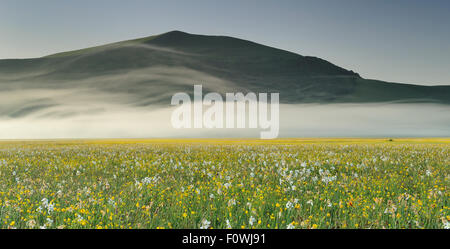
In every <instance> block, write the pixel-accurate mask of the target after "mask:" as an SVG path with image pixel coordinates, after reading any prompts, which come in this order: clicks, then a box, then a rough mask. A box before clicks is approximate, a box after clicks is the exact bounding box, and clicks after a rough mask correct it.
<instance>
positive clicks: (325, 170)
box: [0, 139, 450, 229]
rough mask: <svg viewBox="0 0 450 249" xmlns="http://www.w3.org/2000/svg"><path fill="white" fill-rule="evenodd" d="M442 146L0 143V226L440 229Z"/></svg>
mask: <svg viewBox="0 0 450 249" xmlns="http://www.w3.org/2000/svg"><path fill="white" fill-rule="evenodd" d="M449 149H450V139H403V140H397V139H394V140H388V139H286V140H270V141H267V140H226V139H223V140H220V139H216V140H212V139H211V140H208V139H203V140H193V139H192V140H55V141H2V142H0V222H1V223H0V227H1V228H10V229H12V228H26V229H45V228H47V229H57V228H59V229H61V228H97V229H111V228H123V229H128V228H156V229H158V228H161V229H162V228H165V229H170V228H205V229H206V228H208V229H210V228H275V229H315V228H386V229H393V228H438V229H441V228H449V227H450V210H449V206H450V198H449V195H450V191H449V186H450V184H449V183H450V156H449V152H450V150H449Z"/></svg>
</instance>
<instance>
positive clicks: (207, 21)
mask: <svg viewBox="0 0 450 249" xmlns="http://www.w3.org/2000/svg"><path fill="white" fill-rule="evenodd" d="M170 30H182V31H185V32H189V33H198V34H214V35H229V36H234V37H239V38H243V39H248V40H252V41H255V42H258V43H263V44H265V45H269V46H274V47H277V48H282V49H286V50H289V51H292V52H296V53H299V54H302V55H313V56H317V57H321V58H323V59H326V60H329V61H330V62H332V63H334V64H337V65H339V66H342V67H344V68H346V69H351V70H354V71H356V72H358V73H360V74H361V76H363V77H365V78H375V79H381V80H386V81H394V82H404V83H417V84H428V85H436V84H442V85H444V84H445V85H448V84H450V1H447V0H428V1H424V0H423V1H416V0H396V1H392V0H373V1H363V0H353V1H351V0H339V1H337V0H329V1H320V0H315V1H301V0H292V1H289V0H277V1H275V0H274V1H264V0H247V1H245V0H240V1H237V0H236V1H232V0H227V1H213V0H209V1H207V0H202V1H196V0H190V1H185V0H179V1H171V0H161V1H132V0H127V1H123V0H121V1H116V0H109V1H106V0H103V1H101V0H97V1H96V0H77V1H69V0H39V1H32V0H0V59H4V58H29V57H39V56H44V55H48V54H52V53H56V52H61V51H67V50H73V49H79V48H85V47H90V46H94V45H101V44H105V43H109V42H115V41H121V40H127V39H132V38H138V37H144V36H148V35H153V34H159V33H164V32H167V31H170Z"/></svg>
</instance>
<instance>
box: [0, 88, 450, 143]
mask: <svg viewBox="0 0 450 249" xmlns="http://www.w3.org/2000/svg"><path fill="white" fill-rule="evenodd" d="M53 96H54V95H53ZM92 96H93V97H92V98H89V99H85V101H86V102H85V104H84V105H83V106H81V107H80V106H79V105H73V106H72V105H50V106H42V107H41V108H40V109H35V110H34V111H33V112H32V113H30V114H26V113H25V114H23V115H19V116H6V115H3V116H0V139H55V138H239V137H243V138H244V137H245V138H259V136H260V132H261V131H263V129H260V128H256V129H248V128H241V129H239V128H234V129H226V128H220V129H217V128H212V129H207V128H201V129H194V128H191V129H186V128H182V129H175V128H173V127H172V124H171V115H172V112H173V110H174V109H175V108H176V107H159V108H156V107H152V108H149V107H136V106H133V105H126V104H123V103H120V102H119V103H111V102H110V101H108V100H110V98H111V97H112V96H107V95H97V97H96V98H95V97H94V96H96V95H95V94H93V95H92ZM94 100H96V101H94ZM67 103H70V99H69V100H67ZM67 103H66V104H67ZM68 110H70V111H68ZM49 113H53V114H55V113H64V115H49ZM449 124H450V106H448V105H439V104H392V103H382V104H293V105H290V104H281V105H280V130H279V137H281V138H282V137H450V126H449Z"/></svg>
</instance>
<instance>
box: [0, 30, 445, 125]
mask: <svg viewBox="0 0 450 249" xmlns="http://www.w3.org/2000/svg"><path fill="white" fill-rule="evenodd" d="M194 84H202V85H203V87H204V88H205V90H204V92H207V91H215V92H220V93H222V94H223V93H225V92H237V91H243V92H248V91H253V92H279V93H280V101H281V102H282V103H361V102H407V103H412V102H429V103H442V104H450V86H419V85H409V84H396V83H388V82H382V81H376V80H366V79H363V78H361V77H360V76H359V75H358V74H357V73H355V72H353V71H349V70H346V69H343V68H341V67H338V66H336V65H333V64H332V63H329V62H327V61H325V60H322V59H320V58H316V57H310V56H301V55H298V54H295V53H291V52H288V51H284V50H280V49H275V48H271V47H268V46H264V45H260V44H257V43H254V42H250V41H245V40H241V39H236V38H232V37H225V36H205V35H193V34H188V33H184V32H180V31H172V32H168V33H165V34H161V35H156V36H150V37H146V38H141V39H136V40H129V41H124V42H117V43H113V44H108V45H104V46H98V47H93V48H87V49H82V50H76V51H70V52H64V53H58V54H54V55H50V56H46V57H42V58H35V59H9V60H0V92H1V93H17V96H21V97H17V98H16V99H9V102H8V103H9V104H8V103H6V104H4V105H2V107H0V115H4V116H9V117H18V116H19V117H20V116H26V115H29V114H31V113H35V112H39V111H40V110H43V109H48V108H51V107H55V106H58V105H62V104H70V105H71V106H73V107H75V106H77V105H83V104H85V103H86V99H89V100H91V99H92V98H94V99H95V100H96V101H100V102H102V103H111V102H112V103H114V104H118V105H128V106H136V107H145V106H154V105H163V106H167V105H169V104H170V97H171V96H172V95H173V94H174V93H175V92H179V91H183V92H189V93H191V92H192V91H193V85H194ZM23 92H29V93H30V94H27V95H21V94H22V93H23ZM8 96H12V95H8ZM55 96H57V97H55ZM10 98H11V97H10ZM11 103H14V104H11ZM102 108H107V107H102ZM75 109H76V110H72V111H67V110H64V111H62V110H58V111H55V110H52V112H49V113H46V114H45V115H56V116H58V115H71V114H74V113H77V112H80V110H78V107H77V108H75ZM100 109H101V108H100ZM82 111H87V110H81V112H82Z"/></svg>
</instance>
